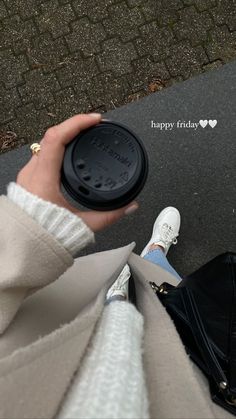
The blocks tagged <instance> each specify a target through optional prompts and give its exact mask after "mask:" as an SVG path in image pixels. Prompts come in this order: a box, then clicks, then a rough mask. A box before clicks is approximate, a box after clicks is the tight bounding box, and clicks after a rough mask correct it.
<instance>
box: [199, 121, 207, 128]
mask: <svg viewBox="0 0 236 419" xmlns="http://www.w3.org/2000/svg"><path fill="white" fill-rule="evenodd" d="M199 124H200V125H201V127H202V128H205V127H206V126H207V124H208V120H207V119H204V120H203V119H200V121H199Z"/></svg>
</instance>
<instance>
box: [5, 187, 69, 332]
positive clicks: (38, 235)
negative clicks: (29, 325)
mask: <svg viewBox="0 0 236 419" xmlns="http://www.w3.org/2000/svg"><path fill="white" fill-rule="evenodd" d="M73 262H74V259H73V257H72V255H71V254H70V253H69V252H68V251H67V250H66V249H65V247H63V246H62V245H61V243H60V242H59V241H58V240H56V238H54V237H53V236H52V235H51V234H50V233H49V232H48V231H47V230H46V229H44V228H43V227H42V226H41V225H40V224H39V223H37V222H36V221H35V220H34V219H33V218H32V217H30V216H29V215H28V214H27V213H26V212H25V211H24V210H23V209H21V208H20V207H19V206H18V205H16V204H15V203H14V202H12V201H11V200H10V199H8V198H7V197H6V196H5V195H1V196H0V334H2V333H3V332H4V331H5V330H6V328H7V327H8V325H9V324H10V322H11V321H12V319H13V318H14V316H15V315H16V313H17V311H18V310H19V308H20V306H21V304H22V302H23V300H24V299H25V297H27V296H28V295H30V294H32V293H33V292H35V291H36V290H38V289H39V288H42V287H44V286H46V285H47V284H49V283H51V282H53V281H55V280H56V279H57V278H59V277H60V276H61V275H62V274H63V273H64V272H65V271H66V270H67V269H68V268H69V267H70V266H72V265H73Z"/></svg>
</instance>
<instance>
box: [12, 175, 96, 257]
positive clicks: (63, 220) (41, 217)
mask: <svg viewBox="0 0 236 419" xmlns="http://www.w3.org/2000/svg"><path fill="white" fill-rule="evenodd" d="M7 197H8V198H9V199H11V200H12V201H13V202H14V203H15V204H17V205H19V206H20V207H21V208H22V209H23V210H24V211H26V212H27V213H28V214H29V215H30V216H31V217H32V218H33V219H34V220H35V221H37V222H38V223H39V224H40V225H41V226H42V227H43V228H45V229H46V230H47V231H48V232H49V233H50V234H52V235H53V236H54V237H55V238H56V239H57V240H58V241H59V242H60V243H61V244H62V245H63V246H64V247H65V248H66V249H67V250H68V252H69V253H70V254H71V256H72V257H76V255H77V254H78V252H79V251H80V250H81V249H83V248H84V247H86V246H87V245H88V244H89V243H95V237H94V232H93V231H92V230H91V229H90V228H89V227H88V226H87V225H86V224H85V223H84V221H83V220H82V219H81V218H80V217H79V216H78V215H75V214H73V213H72V212H71V211H69V210H68V209H67V208H63V207H60V206H58V205H56V204H54V203H52V202H48V201H45V200H44V199H42V198H39V197H38V196H36V195H34V194H32V193H31V192H28V191H27V190H26V189H24V188H23V187H22V186H20V185H18V184H17V183H15V182H10V183H9V184H8V186H7Z"/></svg>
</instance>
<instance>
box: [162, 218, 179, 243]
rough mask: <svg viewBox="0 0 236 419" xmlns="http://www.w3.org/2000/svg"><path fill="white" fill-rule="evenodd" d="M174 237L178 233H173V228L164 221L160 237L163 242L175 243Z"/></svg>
mask: <svg viewBox="0 0 236 419" xmlns="http://www.w3.org/2000/svg"><path fill="white" fill-rule="evenodd" d="M176 237H178V234H174V230H173V228H172V227H171V226H170V225H168V224H167V223H164V224H163V225H162V227H161V238H162V239H163V241H164V242H165V244H166V245H168V244H170V243H172V244H177V238H176Z"/></svg>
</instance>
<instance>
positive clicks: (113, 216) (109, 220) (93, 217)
mask: <svg viewBox="0 0 236 419" xmlns="http://www.w3.org/2000/svg"><path fill="white" fill-rule="evenodd" d="M138 207H139V205H138V203H137V202H136V201H133V202H131V203H130V204H129V205H126V206H125V207H122V208H119V209H117V210H114V211H88V212H80V214H78V215H79V216H80V217H81V218H82V219H83V221H84V222H85V223H86V224H87V225H88V226H89V227H90V229H91V230H92V231H94V232H96V231H99V230H103V229H104V228H106V227H109V226H110V225H112V224H114V223H115V222H116V221H118V220H119V219H120V218H122V217H123V216H125V215H129V214H132V213H133V212H135V211H136V210H137V209H138Z"/></svg>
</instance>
